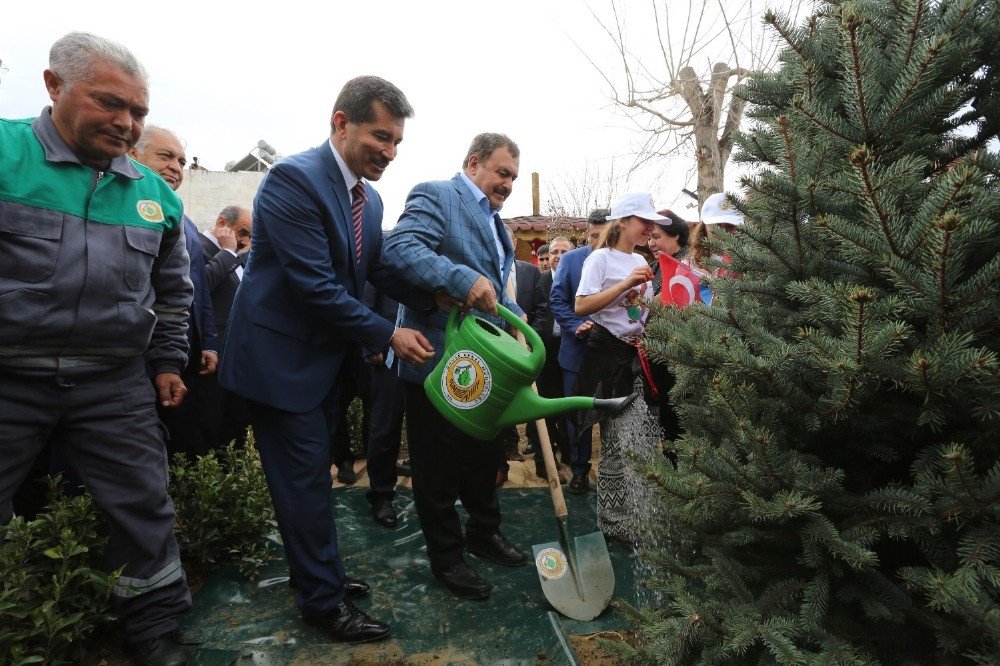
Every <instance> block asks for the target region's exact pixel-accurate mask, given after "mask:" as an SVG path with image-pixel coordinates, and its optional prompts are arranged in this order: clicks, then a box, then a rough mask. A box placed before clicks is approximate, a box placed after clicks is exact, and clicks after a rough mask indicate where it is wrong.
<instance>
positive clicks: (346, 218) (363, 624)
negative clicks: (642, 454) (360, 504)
mask: <svg viewBox="0 0 1000 666" xmlns="http://www.w3.org/2000/svg"><path fill="white" fill-rule="evenodd" d="M412 115H413V108H412V107H411V106H410V104H409V102H407V101H406V97H405V96H404V95H403V93H402V92H401V91H400V90H399V89H398V88H397V87H396V86H394V85H393V84H391V83H389V82H388V81H385V80H383V79H380V78H378V77H376V76H361V77H358V78H355V79H352V80H350V81H348V82H347V84H345V85H344V88H343V90H341V92H340V95H339V96H338V97H337V101H336V103H335V104H334V107H333V117H332V119H331V133H330V140H329V141H324V142H323V143H322V144H321V145H320V146H318V147H316V148H313V149H311V150H307V151H305V152H303V153H299V154H297V155H293V156H291V157H288V158H286V159H284V160H281V161H279V162H278V163H277V164H275V165H274V167H273V168H272V169H271V171H270V172H269V173H268V175H267V177H266V178H265V179H264V181H263V182H262V183H261V186H260V189H259V190H258V192H257V196H256V198H255V199H254V205H253V215H254V223H253V233H254V241H253V245H252V249H251V250H250V258H249V261H248V263H247V267H246V272H245V273H244V275H243V281H242V283H241V285H240V288H239V291H238V292H237V294H236V301H235V302H234V304H233V310H232V312H231V314H230V321H229V331H228V334H227V340H226V348H227V349H229V350H233V349H239V350H240V352H239V353H238V354H228V355H225V354H224V355H223V358H222V371H221V377H220V382H221V384H222V386H223V388H226V389H228V390H230V391H233V392H234V393H237V394H239V395H242V396H244V397H245V398H247V399H248V400H249V401H250V412H251V425H252V426H253V429H254V434H255V436H256V442H257V448H258V450H259V451H260V457H261V462H262V464H263V468H264V474H265V476H266V477H267V483H268V488H269V489H270V492H271V499H272V501H273V502H274V508H275V512H276V514H277V518H278V528H279V529H280V531H281V537H282V542H283V544H284V548H285V556H286V557H287V559H288V564H289V570H290V573H291V582H292V584H293V585H294V587H295V588H296V590H297V593H296V602H297V604H298V606H299V610H300V612H301V613H302V616H303V619H304V620H305V621H306V622H307V623H309V624H313V625H316V626H318V627H320V628H321V629H323V630H324V631H325V632H326V634H327V635H328V636H329V637H330V638H331V639H332V640H334V641H339V642H352V643H355V642H364V641H372V640H378V639H381V638H384V637H385V636H387V635H388V634H389V627H388V626H387V625H386V624H384V623H382V622H378V621H376V620H373V619H372V618H371V617H369V616H368V615H367V614H365V613H364V612H362V611H360V610H358V609H357V608H356V607H355V606H354V604H353V603H352V601H351V600H352V599H353V598H356V597H359V596H362V595H364V594H365V593H367V591H368V586H367V585H366V584H365V583H363V582H362V581H358V580H354V579H351V578H348V577H347V574H346V572H345V571H344V564H343V561H342V559H341V557H340V553H339V549H338V544H337V530H336V526H335V524H334V520H333V511H332V508H331V501H330V492H331V490H330V487H331V479H330V464H331V438H330V433H331V431H332V430H333V425H334V422H335V420H336V411H337V408H336V407H337V376H338V374H339V371H340V367H341V365H342V363H343V361H344V359H345V357H347V356H348V355H349V354H352V353H354V351H356V350H357V348H358V347H359V346H360V347H362V348H364V349H365V350H366V351H367V353H368V354H369V355H372V356H374V355H377V354H381V353H385V352H387V351H388V349H389V348H390V347H391V348H392V351H393V353H394V354H395V355H396V356H399V357H400V358H402V359H405V360H407V361H409V362H410V363H414V364H420V363H422V362H424V361H426V360H427V359H429V358H432V357H433V355H434V350H433V348H432V347H431V345H430V343H429V342H428V341H427V339H426V338H425V337H424V336H423V335H422V334H420V333H419V332H417V331H415V330H412V329H406V328H394V326H393V324H392V323H390V322H388V321H386V320H385V319H383V318H382V317H380V316H379V315H377V314H376V313H374V312H372V311H371V310H370V309H368V308H367V307H365V306H364V305H362V304H361V302H360V300H359V299H360V298H361V294H362V289H363V288H364V285H365V280H368V281H370V282H371V283H372V284H374V285H375V286H376V287H378V288H379V289H382V290H384V291H386V292H387V293H388V294H390V295H391V296H393V297H395V298H397V299H399V300H401V301H403V302H405V303H407V304H408V305H409V306H410V307H415V308H418V309H420V310H421V311H426V312H429V311H431V310H432V309H433V308H434V299H433V298H432V297H431V296H430V295H428V294H427V293H426V292H419V291H416V290H414V289H412V288H411V287H409V286H408V285H406V284H404V283H402V282H401V281H399V280H398V279H394V278H393V277H392V276H391V275H390V274H389V272H388V270H387V269H386V267H385V266H384V265H383V264H382V263H381V258H380V257H381V252H382V200H381V198H380V197H379V195H378V193H377V192H376V191H375V190H374V188H372V186H371V185H370V183H366V182H365V180H364V179H367V180H368V181H375V180H378V179H379V178H381V177H382V173H383V172H384V171H385V169H386V167H387V166H389V162H391V161H392V160H393V158H395V156H396V150H397V147H398V145H399V142H400V141H402V140H403V126H404V123H405V119H406V118H409V117H410V116H412Z"/></svg>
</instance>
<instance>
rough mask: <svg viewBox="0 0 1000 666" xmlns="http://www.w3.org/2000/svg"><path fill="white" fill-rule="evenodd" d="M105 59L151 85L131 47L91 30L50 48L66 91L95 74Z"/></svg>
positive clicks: (52, 66)
mask: <svg viewBox="0 0 1000 666" xmlns="http://www.w3.org/2000/svg"><path fill="white" fill-rule="evenodd" d="M99 60H103V61H106V62H108V63H110V64H112V65H114V66H115V67H117V68H118V69H120V70H122V71H123V72H125V73H126V74H128V75H129V76H131V77H133V78H136V79H139V80H140V81H141V82H142V84H143V85H145V86H147V87H148V86H149V74H148V73H147V72H146V68H145V67H143V66H142V63H141V62H139V60H138V59H137V58H136V57H135V56H134V55H132V52H131V51H129V50H128V49H127V48H125V47H124V46H122V45H121V44H119V43H118V42H113V41H111V40H110V39H105V38H104V37H98V36H97V35H93V34H91V33H89V32H71V33H69V34H68V35H66V36H64V37H60V38H59V39H58V40H56V43H55V44H53V45H52V48H51V49H50V50H49V69H51V70H52V71H53V72H55V73H56V76H58V77H59V80H60V81H62V84H63V86H64V87H65V88H66V90H69V89H70V88H72V87H73V85H74V84H76V82H77V81H86V80H90V79H92V78H93V77H94V63H95V62H97V61H99Z"/></svg>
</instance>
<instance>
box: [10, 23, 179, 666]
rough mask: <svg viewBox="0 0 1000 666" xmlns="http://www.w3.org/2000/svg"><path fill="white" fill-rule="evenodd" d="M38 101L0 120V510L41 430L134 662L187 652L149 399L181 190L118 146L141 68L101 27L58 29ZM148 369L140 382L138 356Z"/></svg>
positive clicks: (170, 327)
mask: <svg viewBox="0 0 1000 666" xmlns="http://www.w3.org/2000/svg"><path fill="white" fill-rule="evenodd" d="M44 79H45V86H46V88H47V89H48V93H49V97H50V98H51V100H52V106H51V107H47V108H45V109H44V110H43V111H42V113H41V115H40V116H39V117H38V118H35V119H28V120H0V146H3V149H2V150H0V174H2V175H0V415H2V417H0V524H5V523H7V522H8V521H9V520H10V519H11V515H12V508H11V496H12V495H13V494H14V492H15V491H16V490H17V488H18V486H19V485H20V484H21V483H22V481H23V480H24V478H25V476H26V474H27V473H28V470H29V468H30V467H31V465H32V463H33V462H34V460H35V458H36V457H37V456H38V454H39V452H40V451H42V450H43V448H44V447H45V446H46V444H48V443H52V444H53V445H54V446H55V447H56V450H57V452H58V454H59V455H60V457H61V458H62V459H63V460H65V461H66V463H67V464H68V466H69V467H70V468H71V469H72V471H73V472H75V473H76V475H77V476H78V477H79V478H80V479H81V480H82V481H83V483H84V485H86V487H87V489H88V490H89V491H90V493H91V494H92V495H93V497H94V501H95V502H96V504H97V506H98V507H99V508H100V509H101V510H102V511H103V512H104V514H105V515H106V516H107V519H108V530H109V542H108V564H109V566H110V567H112V568H119V567H123V572H122V576H121V579H120V581H119V584H118V586H117V587H116V589H115V596H114V601H115V609H116V611H117V613H118V614H119V616H120V617H121V618H122V620H123V623H124V627H125V631H126V633H127V638H128V641H129V644H130V646H131V648H132V650H133V653H134V655H135V658H136V661H137V663H140V664H153V665H156V666H168V665H170V666H173V665H177V664H186V663H187V662H188V653H187V649H186V648H185V647H184V646H183V645H182V644H181V642H180V640H179V638H178V637H177V635H176V631H177V626H178V620H179V618H180V617H181V616H182V615H183V614H184V613H185V612H186V611H187V610H188V609H189V608H190V606H191V596H190V593H189V592H188V588H187V583H186V581H185V579H184V572H183V570H182V569H181V563H180V559H179V556H178V552H177V543H176V541H175V540H174V537H173V532H172V528H173V523H174V507H173V504H172V503H171V501H170V498H169V496H168V495H167V479H166V451H165V448H164V443H163V435H162V433H161V430H160V426H159V422H158V420H157V416H156V410H155V408H154V404H155V401H156V400H159V401H160V403H161V404H162V405H163V406H172V405H173V406H176V405H178V404H180V402H181V400H183V398H184V393H185V388H184V384H183V382H182V381H181V378H180V372H181V370H182V369H183V368H184V365H185V363H186V362H187V346H188V343H187V338H186V329H187V313H188V308H189V307H190V305H191V296H192V287H191V282H190V280H189V279H188V277H187V271H188V257H187V252H186V251H185V248H184V243H183V240H182V236H181V229H182V227H181V203H180V200H179V199H178V198H177V196H176V195H175V194H174V193H173V191H172V190H171V189H170V187H169V186H168V185H167V183H165V182H164V181H163V180H162V179H161V178H159V177H158V176H157V175H156V174H155V173H154V172H152V171H150V170H149V169H147V168H145V167H143V166H139V165H137V164H136V163H134V162H132V161H131V160H129V159H128V158H127V157H126V156H125V155H126V152H127V151H128V150H129V149H130V148H131V147H132V146H133V145H135V142H136V141H137V140H138V138H139V136H140V134H141V133H142V127H143V123H144V121H145V118H146V114H147V112H148V107H147V103H148V97H149V96H148V86H147V82H146V72H145V70H144V69H143V67H142V65H141V64H140V63H139V62H138V61H137V60H136V59H135V57H134V56H133V55H132V54H131V53H130V52H129V51H128V50H127V49H125V48H124V47H122V46H121V45H119V44H116V43H114V42H110V41H107V40H105V39H102V38H100V37H96V36H94V35H90V34H87V33H71V34H69V35H66V36H65V37H63V38H61V39H59V40H58V41H57V42H56V43H55V44H54V45H53V46H52V50H51V52H50V54H49V69H47V70H45V74H44ZM147 363H148V364H149V367H150V368H151V369H152V372H153V374H154V376H155V378H154V385H155V388H154V385H151V384H150V382H149V379H148V376H147V374H146V364H147Z"/></svg>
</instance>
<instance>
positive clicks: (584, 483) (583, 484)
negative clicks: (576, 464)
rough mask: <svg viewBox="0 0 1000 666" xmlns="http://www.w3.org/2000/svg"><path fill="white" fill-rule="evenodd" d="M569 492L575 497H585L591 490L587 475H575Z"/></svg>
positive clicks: (570, 483)
mask: <svg viewBox="0 0 1000 666" xmlns="http://www.w3.org/2000/svg"><path fill="white" fill-rule="evenodd" d="M568 490H569V491H570V492H571V493H573V494H574V495H585V494H586V493H587V491H588V490H590V481H589V480H588V479H587V475H586V474H574V475H573V480H572V481H570V482H569V488H568Z"/></svg>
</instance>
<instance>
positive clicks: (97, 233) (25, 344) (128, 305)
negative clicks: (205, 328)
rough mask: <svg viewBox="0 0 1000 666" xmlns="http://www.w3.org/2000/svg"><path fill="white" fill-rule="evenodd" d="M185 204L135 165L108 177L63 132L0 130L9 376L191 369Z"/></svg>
mask: <svg viewBox="0 0 1000 666" xmlns="http://www.w3.org/2000/svg"><path fill="white" fill-rule="evenodd" d="M181 211H182V206H181V201H180V199H178V197H177V195H176V194H174V192H173V191H172V190H171V189H170V187H169V186H168V185H167V184H166V183H165V182H164V181H163V179H161V178H160V177H159V176H157V175H156V174H155V173H154V172H152V171H150V170H149V169H147V168H146V167H144V166H142V165H140V164H136V163H135V162H133V161H132V160H130V159H129V158H128V157H124V156H123V157H118V158H115V159H114V160H112V161H111V163H110V166H109V167H108V169H107V171H98V170H96V169H94V168H92V167H90V166H88V165H86V164H84V163H83V162H81V161H80V158H78V157H77V156H76V155H75V154H74V153H73V152H72V151H71V150H70V149H69V147H68V146H67V145H66V142H65V141H63V139H62V137H61V136H60V135H59V132H58V130H57V129H56V126H55V124H54V123H53V122H52V117H51V115H50V109H49V108H46V109H44V110H43V111H42V114H41V116H39V117H38V118H35V119H33V120H32V119H30V118H29V119H25V120H6V119H0V372H8V373H16V374H20V375H26V376H52V375H55V376H74V375H75V376H78V377H79V376H85V375H87V374H90V373H95V372H101V371H104V370H107V369H110V368H113V367H116V366H120V365H123V364H125V363H127V362H129V361H133V360H134V359H136V358H137V357H141V356H142V355H143V354H145V356H146V360H147V362H148V364H149V367H150V368H151V369H152V370H153V372H154V373H160V372H176V373H180V372H181V370H182V369H183V368H184V366H185V364H186V363H187V347H188V341H187V337H186V332H187V318H188V310H189V309H190V307H191V297H192V294H193V289H192V287H191V280H190V278H189V276H188V274H189V270H190V261H189V259H188V254H187V250H186V249H185V247H184V239H183V237H182V235H181V234H182V233H183V228H184V227H183V225H182V224H181Z"/></svg>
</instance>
